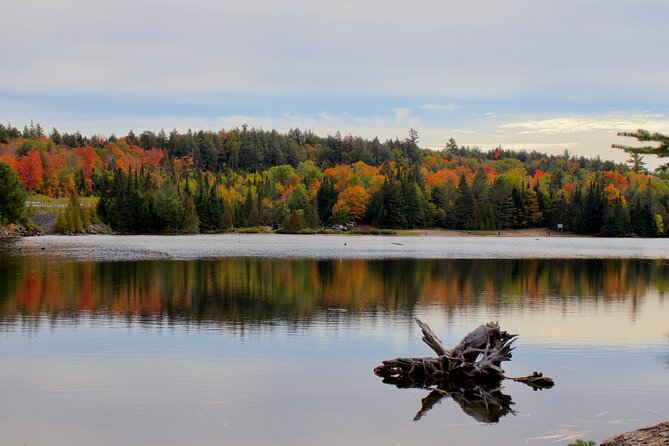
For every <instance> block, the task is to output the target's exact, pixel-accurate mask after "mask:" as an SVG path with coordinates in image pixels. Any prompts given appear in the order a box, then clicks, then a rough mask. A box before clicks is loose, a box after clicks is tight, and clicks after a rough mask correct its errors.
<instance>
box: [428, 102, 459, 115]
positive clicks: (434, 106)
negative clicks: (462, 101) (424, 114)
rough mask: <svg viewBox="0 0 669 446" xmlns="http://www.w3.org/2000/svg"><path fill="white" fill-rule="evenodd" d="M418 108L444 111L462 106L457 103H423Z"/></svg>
mask: <svg viewBox="0 0 669 446" xmlns="http://www.w3.org/2000/svg"><path fill="white" fill-rule="evenodd" d="M420 108H421V109H422V110H427V111H430V112H446V113H451V112H455V111H458V110H462V106H461V105H457V104H423V105H421V106H420Z"/></svg>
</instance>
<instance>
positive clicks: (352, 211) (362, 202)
mask: <svg viewBox="0 0 669 446" xmlns="http://www.w3.org/2000/svg"><path fill="white" fill-rule="evenodd" d="M369 199H370V195H369V192H367V191H366V190H365V189H363V188H362V187H361V186H353V187H349V188H347V189H345V190H344V191H343V192H342V193H340V194H339V197H338V199H337V203H335V207H337V205H338V204H339V203H340V202H341V204H339V206H342V205H345V206H346V207H347V208H348V211H349V217H350V218H351V219H352V220H355V221H360V220H362V219H363V218H364V217H365V212H367V206H368V204H369Z"/></svg>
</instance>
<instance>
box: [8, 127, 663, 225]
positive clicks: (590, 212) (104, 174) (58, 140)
mask: <svg viewBox="0 0 669 446" xmlns="http://www.w3.org/2000/svg"><path fill="white" fill-rule="evenodd" d="M636 155H637V156H636V161H634V160H633V159H631V162H630V166H626V165H624V164H618V163H614V162H611V161H604V160H601V159H599V158H584V157H575V156H573V155H572V154H570V153H569V152H567V151H565V153H564V154H562V155H550V156H549V155H546V154H541V153H538V152H524V151H511V150H505V149H503V148H501V147H499V148H496V149H493V150H489V151H482V150H480V149H478V148H476V147H462V146H459V145H458V144H457V142H455V141H454V140H453V139H451V140H449V141H448V142H447V144H446V145H445V147H444V149H443V150H440V151H435V150H428V149H421V148H419V146H418V134H417V132H415V131H413V130H412V131H411V132H410V133H409V136H408V137H407V138H405V139H403V140H399V139H395V140H388V141H385V142H380V141H379V140H378V139H376V138H374V139H371V140H370V139H364V138H360V137H354V136H351V135H348V136H342V135H341V134H339V133H337V134H335V135H328V136H326V137H320V136H317V135H315V134H313V133H312V132H309V131H301V130H299V129H294V130H291V131H289V132H287V133H279V132H277V131H265V130H262V129H255V128H248V127H246V126H243V127H242V128H241V129H239V128H236V129H231V130H227V131H225V130H221V131H217V132H212V131H197V132H192V131H190V130H189V131H187V132H185V133H179V132H177V131H176V130H174V131H171V132H169V134H168V133H166V132H164V131H160V132H157V133H155V132H152V131H148V130H147V131H144V132H142V133H140V134H139V135H136V134H135V133H134V132H132V131H131V132H129V133H128V135H126V136H123V137H116V136H115V135H110V136H109V137H106V138H103V137H100V136H90V137H84V136H82V135H81V134H79V132H76V133H75V134H67V133H61V132H59V131H58V130H56V129H53V130H52V131H51V133H50V134H48V135H46V134H45V132H44V130H43V129H42V128H41V127H40V126H39V124H33V123H31V125H30V126H25V127H24V129H23V131H19V130H18V129H17V128H15V127H12V126H10V125H7V126H5V125H0V163H4V164H6V165H7V166H8V167H9V171H11V172H12V173H15V174H16V175H17V177H18V179H19V180H20V184H22V185H23V187H24V188H25V190H26V191H27V192H28V193H31V194H34V193H39V194H44V195H48V196H54V197H62V196H66V197H69V196H73V195H76V196H95V197H99V201H98V207H97V217H99V218H100V219H101V220H102V221H104V222H106V223H108V224H109V225H110V226H111V227H112V228H113V229H114V230H116V231H119V232H123V233H138V232H156V233H162V232H188V233H193V232H218V231H225V230H230V229H231V228H243V227H255V226H274V227H281V228H282V230H284V231H286V232H300V231H314V230H318V229H319V228H321V227H323V226H328V225H331V224H334V223H346V222H349V221H354V222H356V223H361V224H369V225H372V226H375V227H379V228H428V227H445V228H450V229H464V230H501V229H513V228H528V227H548V228H557V227H558V225H561V227H563V228H564V230H567V231H572V232H576V233H582V234H591V235H602V236H628V235H632V234H636V235H639V236H644V237H660V236H665V235H666V234H667V230H666V228H667V224H669V212H668V211H667V210H668V209H669V186H668V184H667V181H666V179H665V178H664V177H663V174H661V173H660V174H659V175H650V174H649V173H648V172H646V171H645V169H644V168H643V163H642V160H641V159H640V158H639V156H638V154H636ZM633 158H634V157H633ZM81 218H82V219H84V220H86V221H88V220H89V219H90V218H96V217H95V216H88V217H81ZM72 221H73V222H75V223H76V221H77V219H76V218H75V217H72ZM82 224H83V221H82ZM75 226H77V225H76V224H75ZM75 232H76V231H75Z"/></svg>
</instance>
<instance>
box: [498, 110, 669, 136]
mask: <svg viewBox="0 0 669 446" xmlns="http://www.w3.org/2000/svg"><path fill="white" fill-rule="evenodd" d="M498 128H500V129H502V130H508V129H511V130H516V131H517V134H519V135H569V134H574V133H585V132H594V131H598V132H609V133H612V134H615V133H617V132H621V131H633V130H636V129H638V128H645V129H648V130H657V131H666V129H669V117H666V116H665V115H661V114H655V115H637V116H631V117H627V118H626V119H623V118H620V117H615V116H580V117H577V116H570V117H560V118H551V119H542V120H528V121H521V122H508V123H504V124H500V125H499V126H498Z"/></svg>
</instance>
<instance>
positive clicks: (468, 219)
mask: <svg viewBox="0 0 669 446" xmlns="http://www.w3.org/2000/svg"><path fill="white" fill-rule="evenodd" d="M474 209H475V203H474V195H473V194H472V191H471V189H470V188H469V185H468V184H467V179H466V178H465V175H464V174H462V175H460V181H459V183H458V195H457V197H456V199H455V205H454V209H453V214H454V222H455V226H456V228H458V229H474V228H473V226H474V221H473V216H474Z"/></svg>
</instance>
